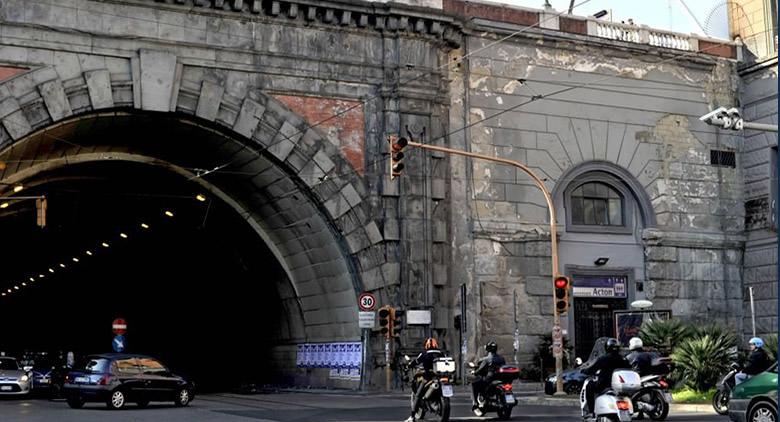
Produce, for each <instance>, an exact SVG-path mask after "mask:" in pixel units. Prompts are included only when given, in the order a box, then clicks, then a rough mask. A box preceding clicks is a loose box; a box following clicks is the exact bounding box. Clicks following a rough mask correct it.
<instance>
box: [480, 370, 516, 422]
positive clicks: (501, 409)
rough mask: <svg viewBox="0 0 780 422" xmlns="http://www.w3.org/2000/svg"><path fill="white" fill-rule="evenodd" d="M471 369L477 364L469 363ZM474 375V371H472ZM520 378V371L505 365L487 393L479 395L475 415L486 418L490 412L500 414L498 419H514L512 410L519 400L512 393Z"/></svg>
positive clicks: (486, 389) (497, 373)
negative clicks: (514, 383) (513, 384)
mask: <svg viewBox="0 0 780 422" xmlns="http://www.w3.org/2000/svg"><path fill="white" fill-rule="evenodd" d="M469 367H471V368H474V367H476V364H475V363H474V362H469ZM471 374H472V375H473V374H474V370H473V369H472V370H471ZM518 378H520V369H519V368H518V367H516V366H512V365H503V366H501V367H500V368H498V370H497V371H496V375H495V379H493V381H491V382H490V384H489V385H488V386H487V387H485V391H482V392H480V393H479V394H478V395H477V408H476V409H474V414H475V415H477V416H485V414H487V413H489V412H496V413H498V418H499V419H501V420H508V419H509V418H511V417H512V409H514V407H515V406H516V405H517V399H516V398H515V395H514V392H513V391H512V382H513V381H514V380H516V379H518Z"/></svg>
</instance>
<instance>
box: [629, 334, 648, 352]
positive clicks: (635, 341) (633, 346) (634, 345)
mask: <svg viewBox="0 0 780 422" xmlns="http://www.w3.org/2000/svg"><path fill="white" fill-rule="evenodd" d="M643 347H645V345H644V344H643V343H642V339H641V338H639V337H634V338H632V339H631V340H629V341H628V350H637V349H641V348H643Z"/></svg>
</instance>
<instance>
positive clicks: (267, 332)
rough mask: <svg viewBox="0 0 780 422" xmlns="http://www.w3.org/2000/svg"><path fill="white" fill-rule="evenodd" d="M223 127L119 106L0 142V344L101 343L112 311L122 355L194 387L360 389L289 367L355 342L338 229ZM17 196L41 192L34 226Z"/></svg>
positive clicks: (105, 343) (288, 178)
mask: <svg viewBox="0 0 780 422" xmlns="http://www.w3.org/2000/svg"><path fill="white" fill-rule="evenodd" d="M229 135H230V134H226V133H223V132H220V131H219V130H217V129H216V128H212V127H208V126H204V125H202V124H201V123H195V122H194V121H192V120H189V119H187V118H186V117H184V116H180V115H174V114H169V113H146V112H143V113H140V112H129V111H117V112H110V113H101V114H100V115H90V116H86V117H85V116H82V117H78V118H73V119H70V120H67V121H64V122H62V123H60V124H57V125H55V126H52V127H49V128H47V129H45V130H43V131H38V132H35V133H33V134H31V135H29V136H27V137H25V138H23V139H21V140H19V141H18V142H16V143H14V144H13V145H11V146H9V147H6V148H5V149H4V150H3V152H2V153H0V161H1V162H3V163H5V166H6V167H5V169H4V171H3V172H4V173H3V175H2V176H3V177H2V179H3V180H4V181H5V183H10V185H3V186H0V189H4V190H5V192H4V193H3V196H7V197H8V198H3V199H6V200H8V203H9V206H7V207H5V208H0V217H2V218H0V230H2V231H1V232H0V233H3V240H4V241H3V242H2V244H0V251H2V256H3V258H4V271H3V273H4V274H3V276H2V280H3V281H2V283H3V284H2V285H1V286H0V291H2V292H5V293H6V295H5V296H3V297H1V298H0V299H1V300H2V306H0V317H2V318H3V320H4V321H16V322H15V323H14V324H3V325H2V327H0V338H2V343H0V350H3V351H6V352H7V353H12V354H18V353H21V352H23V351H24V350H31V351H32V350H36V351H48V352H56V351H59V350H73V351H75V352H76V353H77V354H87V353H99V352H107V351H110V350H111V338H112V334H111V332H110V331H109V328H110V327H109V325H110V322H111V320H112V319H113V318H116V317H123V318H125V319H126V320H127V321H128V325H129V327H128V333H127V347H128V349H127V351H128V352H135V353H144V354H149V355H153V356H157V357H159V358H160V359H162V360H163V361H164V362H166V363H167V364H168V365H170V366H171V368H172V369H173V370H174V372H177V373H180V374H181V375H186V376H189V377H190V378H192V379H193V380H194V381H195V382H196V383H197V384H198V385H199V389H203V390H206V391H208V390H212V391H225V390H231V389H237V388H240V387H241V386H242V385H244V386H245V385H248V384H286V385H290V384H305V385H323V386H324V385H328V386H334V387H356V386H357V381H356V380H354V379H353V380H350V381H342V382H341V383H339V381H334V380H331V379H329V378H328V376H327V374H325V373H320V372H318V370H316V369H314V370H311V369H310V370H301V369H298V368H296V350H297V345H299V344H302V343H319V342H334V341H359V340H360V334H359V330H358V328H357V321H356V320H357V315H356V310H355V305H354V304H355V295H356V293H355V292H356V290H357V283H358V281H357V278H356V276H355V275H354V274H355V272H354V271H353V270H351V266H352V265H353V264H352V263H351V259H352V258H351V257H350V255H349V253H348V252H345V245H344V243H345V242H343V240H342V239H341V237H340V235H339V234H338V231H337V230H335V229H334V228H333V227H332V223H331V222H330V221H329V218H328V217H327V216H326V214H325V213H324V212H323V210H322V205H321V204H320V203H319V201H318V200H317V199H316V198H315V197H314V195H312V193H311V192H309V191H308V188H307V187H306V186H305V185H303V184H301V183H299V182H298V181H297V180H296V177H295V175H294V174H290V172H288V171H286V169H285V166H284V165H283V164H281V163H279V162H277V161H275V160H274V157H272V156H270V155H269V154H264V153H263V152H258V151H255V150H253V149H251V148H248V147H247V146H246V145H243V144H242V143H241V142H240V141H238V140H235V139H233V138H231V137H230V136H229ZM215 169H216V170H215ZM212 170H213V171H212ZM15 183H21V184H23V186H24V189H23V190H22V191H21V192H18V193H14V192H13V185H14V184H15ZM20 195H22V196H36V195H45V196H46V198H47V200H48V212H47V220H48V221H47V225H46V227H45V228H44V229H40V228H38V227H37V226H36V224H35V223H36V215H35V212H36V208H35V201H33V200H26V201H14V200H12V197H13V196H20ZM199 195H202V197H200V199H199V198H198V196H199ZM201 199H205V200H201ZM166 211H169V212H170V214H172V216H171V215H168V214H166ZM104 243H105V245H104ZM106 245H107V246H106ZM87 251H89V253H87ZM74 258H75V259H74ZM60 264H62V265H60ZM31 279H32V280H34V281H31ZM22 283H24V285H23V284H22ZM17 287H18V289H17ZM323 372H324V370H323Z"/></svg>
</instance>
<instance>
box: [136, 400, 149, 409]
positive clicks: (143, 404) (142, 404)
mask: <svg viewBox="0 0 780 422" xmlns="http://www.w3.org/2000/svg"><path fill="white" fill-rule="evenodd" d="M135 404H136V405H138V407H140V408H142V409H143V408H144V407H147V406H149V400H138V401H137V402H135Z"/></svg>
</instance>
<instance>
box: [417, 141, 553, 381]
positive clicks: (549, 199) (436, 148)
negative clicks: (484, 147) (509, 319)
mask: <svg viewBox="0 0 780 422" xmlns="http://www.w3.org/2000/svg"><path fill="white" fill-rule="evenodd" d="M408 145H409V146H410V147H415V148H421V149H427V150H430V151H438V152H443V153H447V154H452V155H460V156H463V157H471V158H476V159H478V160H485V161H491V162H494V163H500V164H505V165H508V166H513V167H517V168H519V169H520V170H522V171H523V172H525V173H526V174H527V175H528V176H529V177H530V178H531V179H532V180H533V181H534V183H535V184H536V187H538V188H539V189H540V190H541V191H542V194H544V200H545V201H547V209H548V210H549V213H550V254H551V255H552V278H553V280H555V277H556V276H557V275H558V230H557V226H556V224H555V205H554V204H553V200H552V195H550V191H548V190H547V187H546V186H545V185H544V182H543V181H542V179H540V178H539V176H537V175H536V173H534V172H533V171H532V170H531V169H530V168H528V167H527V166H525V165H524V164H522V163H519V162H517V161H514V160H507V159H505V158H498V157H491V156H489V155H483V154H476V153H473V152H468V151H462V150H459V149H453V148H447V147H440V146H436V145H428V144H421V143H419V142H414V141H409V143H408ZM552 297H553V315H554V318H553V326H554V327H560V325H561V316H560V314H559V313H558V311H557V310H556V308H555V288H553V295H552ZM562 372H563V357H562V356H561V355H560V354H556V355H555V375H556V379H557V383H556V385H555V390H556V391H555V394H556V395H562V394H566V393H564V391H563V377H562V376H561V375H562Z"/></svg>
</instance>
